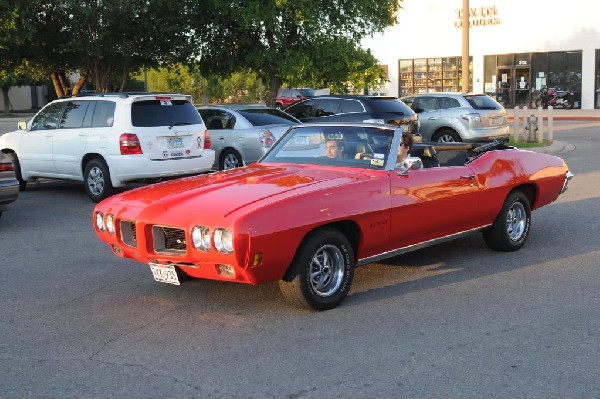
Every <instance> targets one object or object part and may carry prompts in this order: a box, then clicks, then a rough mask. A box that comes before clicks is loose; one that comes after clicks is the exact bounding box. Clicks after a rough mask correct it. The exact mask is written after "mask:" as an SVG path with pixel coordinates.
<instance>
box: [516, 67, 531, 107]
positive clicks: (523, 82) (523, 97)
mask: <svg viewBox="0 0 600 399" xmlns="http://www.w3.org/2000/svg"><path fill="white" fill-rule="evenodd" d="M530 87H531V84H530V69H529V67H527V68H516V69H515V103H514V105H515V106H520V107H523V106H528V107H529V105H530V101H529V93H530V92H531V90H529V88H530Z"/></svg>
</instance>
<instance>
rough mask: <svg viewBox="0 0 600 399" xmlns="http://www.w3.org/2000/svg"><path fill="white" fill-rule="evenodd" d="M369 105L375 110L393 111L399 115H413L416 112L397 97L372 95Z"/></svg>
mask: <svg viewBox="0 0 600 399" xmlns="http://www.w3.org/2000/svg"><path fill="white" fill-rule="evenodd" d="M369 105H370V106H371V107H372V108H373V110H375V111H377V112H381V113H384V112H385V113H392V114H398V115H412V114H414V112H413V111H412V110H411V109H410V108H408V107H407V106H406V104H404V103H403V102H402V101H400V100H398V99H397V98H390V97H371V98H369Z"/></svg>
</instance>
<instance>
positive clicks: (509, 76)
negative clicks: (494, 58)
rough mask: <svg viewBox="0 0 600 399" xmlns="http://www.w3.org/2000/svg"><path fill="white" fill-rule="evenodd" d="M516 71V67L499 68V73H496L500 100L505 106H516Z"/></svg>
mask: <svg viewBox="0 0 600 399" xmlns="http://www.w3.org/2000/svg"><path fill="white" fill-rule="evenodd" d="M514 72H515V69H514V68H498V73H497V74H496V79H497V85H498V102H499V103H500V104H502V105H504V107H505V108H508V107H513V106H514V105H513V104H514V98H515V88H514V85H513V81H514Z"/></svg>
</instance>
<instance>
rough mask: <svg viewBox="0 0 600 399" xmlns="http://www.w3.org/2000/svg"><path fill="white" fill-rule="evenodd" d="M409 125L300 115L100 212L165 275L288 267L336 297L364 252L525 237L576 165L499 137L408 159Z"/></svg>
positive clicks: (124, 253)
mask: <svg viewBox="0 0 600 399" xmlns="http://www.w3.org/2000/svg"><path fill="white" fill-rule="evenodd" d="M401 139H402V130H401V129H398V128H395V127H393V126H387V125H369V124H305V125H297V126H293V127H291V128H290V129H289V130H288V132H287V133H286V134H285V135H284V136H283V137H282V138H281V139H280V140H279V141H278V142H277V143H276V144H275V145H274V146H273V148H272V149H271V150H270V151H269V152H268V153H267V154H266V155H265V156H263V158H262V159H261V160H259V161H258V162H256V163H253V164H250V165H249V166H246V167H243V168H239V169H232V170H227V171H222V172H217V173H213V174H205V175H199V176H195V177H188V178H182V179H177V180H172V181H168V182H163V183H159V184H155V185H150V186H146V187H141V188H138V189H134V190H131V191H126V192H123V193H121V194H117V195H114V196H112V197H110V198H107V199H106V200H104V201H102V202H101V203H99V204H98V205H97V206H96V208H95V210H94V212H93V224H94V226H95V230H96V233H97V234H98V237H99V238H100V239H101V240H102V241H105V242H106V243H107V244H108V245H109V246H110V248H111V249H112V251H113V252H114V254H115V255H117V256H119V257H124V258H132V259H136V260H138V261H140V262H143V263H145V264H147V265H149V269H150V271H151V272H152V274H153V276H154V278H155V280H157V281H160V282H165V283H172V284H179V283H180V281H182V280H183V279H185V278H189V277H192V278H203V279H212V280H221V281H231V282H238V283H248V284H260V283H266V282H272V281H279V283H280V286H281V290H282V292H283V294H284V296H285V297H286V298H288V299H289V300H291V301H293V302H295V303H297V304H299V305H301V306H304V307H307V308H309V309H318V310H324V309H330V308H333V307H335V306H337V305H339V304H340V303H341V302H342V300H343V299H344V298H345V297H346V295H347V293H348V291H349V290H350V285H351V284H352V278H353V275H354V268H355V267H356V266H358V265H364V264H367V263H371V262H374V261H377V260H380V259H383V258H387V257H392V256H395V255H398V254H401V253H405V252H407V251H411V250H415V249H418V248H422V247H424V246H427V245H431V244H435V243H439V242H441V241H446V240H449V239H454V238H457V237H460V236H462V235H464V234H468V233H473V232H482V233H483V237H484V239H485V241H486V243H487V244H488V245H489V246H490V247H491V248H493V249H496V250H500V251H513V250H517V249H519V248H520V247H522V246H523V244H524V243H525V240H526V239H527V237H528V235H529V230H530V226H531V210H533V209H537V208H540V207H542V206H544V205H547V204H550V203H551V202H553V201H555V200H556V199H557V198H558V196H559V194H560V193H562V192H564V191H565V190H566V189H567V184H568V181H569V180H570V178H571V176H572V174H571V173H570V172H569V170H568V168H567V165H566V164H565V163H564V162H563V160H562V159H560V158H558V157H555V156H552V155H547V154H540V153H535V152H529V151H522V150H518V149H516V148H512V147H509V146H506V145H504V144H503V143H499V142H491V143H485V144H473V143H470V144H465V143H436V144H435V145H430V144H426V143H416V144H415V145H414V146H413V149H412V151H411V155H412V156H418V157H419V158H420V159H419V160H418V161H417V162H415V163H414V164H413V165H412V166H411V167H410V168H409V167H406V166H404V164H405V163H400V164H397V163H396V161H397V159H396V154H397V153H398V150H399V147H400V145H401ZM329 147H332V148H329ZM334 147H335V148H334ZM334 149H336V151H334ZM357 154H358V155H359V156H357ZM364 155H367V156H364ZM333 156H335V157H333ZM431 161H434V162H431ZM419 166H424V167H419ZM429 166H430V167H429ZM408 231H410V234H407V232H408Z"/></svg>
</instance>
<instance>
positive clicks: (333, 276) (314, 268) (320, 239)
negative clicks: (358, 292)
mask: <svg viewBox="0 0 600 399" xmlns="http://www.w3.org/2000/svg"><path fill="white" fill-rule="evenodd" d="M290 272H291V280H290V281H289V282H288V281H285V280H281V281H280V282H279V287H280V289H281V292H282V293H283V295H284V297H285V298H286V299H287V300H288V301H290V302H292V303H294V304H296V305H299V306H301V307H304V308H307V309H315V310H327V309H332V308H334V307H336V306H338V305H339V304H340V303H341V302H342V301H343V300H344V298H345V297H346V295H347V294H348V291H350V286H351V285H352V279H353V277H354V252H353V251H352V247H351V246H350V243H349V241H348V239H347V238H346V237H345V236H344V235H343V234H342V233H340V232H339V231H337V230H334V229H323V230H319V231H317V232H315V233H313V234H312V235H311V236H309V237H308V239H307V240H306V241H305V242H304V244H302V245H301V246H300V248H299V249H298V253H297V254H296V257H295V258H294V261H293V262H292V265H291V266H290Z"/></svg>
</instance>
